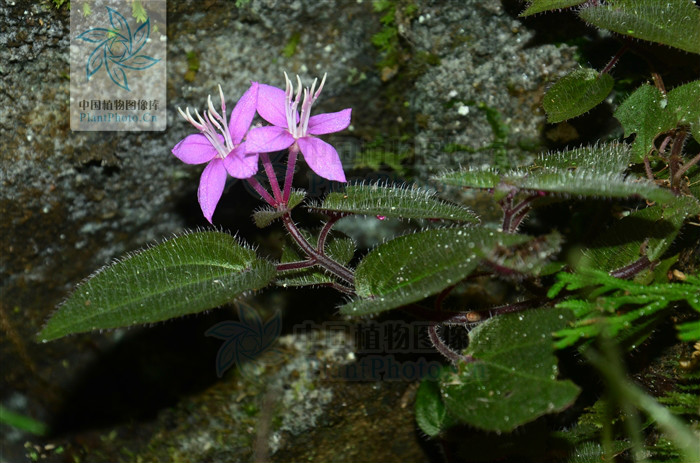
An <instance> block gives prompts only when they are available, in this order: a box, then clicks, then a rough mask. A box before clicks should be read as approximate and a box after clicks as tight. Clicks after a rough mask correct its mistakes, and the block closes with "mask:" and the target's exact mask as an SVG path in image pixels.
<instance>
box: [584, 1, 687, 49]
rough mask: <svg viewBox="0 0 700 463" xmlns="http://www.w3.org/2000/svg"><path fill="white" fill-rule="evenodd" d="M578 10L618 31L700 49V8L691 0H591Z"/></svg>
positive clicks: (645, 38)
mask: <svg viewBox="0 0 700 463" xmlns="http://www.w3.org/2000/svg"><path fill="white" fill-rule="evenodd" d="M579 14H580V15H581V18H582V19H583V20H584V21H586V22H588V23H590V24H593V25H594V26H597V27H601V28H604V29H608V30H611V31H613V32H617V33H618V34H623V35H628V36H630V37H635V38H638V39H642V40H648V41H650V42H657V43H662V44H665V45H669V46H671V47H676V48H680V49H681V50H685V51H689V52H691V53H700V9H698V7H697V6H695V5H694V4H693V2H692V1H691V0H664V1H653V0H652V1H639V0H608V1H607V2H605V4H601V3H599V4H598V5H593V4H592V3H589V4H587V5H585V6H584V7H583V8H582V9H581V10H580V12H579Z"/></svg>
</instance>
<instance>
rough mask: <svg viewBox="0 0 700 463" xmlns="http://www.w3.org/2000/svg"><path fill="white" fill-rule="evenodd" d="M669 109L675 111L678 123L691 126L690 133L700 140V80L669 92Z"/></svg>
mask: <svg viewBox="0 0 700 463" xmlns="http://www.w3.org/2000/svg"><path fill="white" fill-rule="evenodd" d="M668 109H669V110H670V111H673V112H674V113H675V119H676V121H677V123H679V124H681V125H687V126H689V127H690V133H692V134H693V137H695V139H696V140H697V141H698V142H700V80H695V81H693V82H689V83H687V84H685V85H681V86H678V87H676V88H674V89H673V90H671V91H670V92H668Z"/></svg>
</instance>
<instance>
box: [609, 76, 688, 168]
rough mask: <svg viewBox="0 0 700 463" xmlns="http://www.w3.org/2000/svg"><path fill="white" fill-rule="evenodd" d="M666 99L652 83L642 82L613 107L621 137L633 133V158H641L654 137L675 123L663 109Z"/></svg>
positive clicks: (675, 119) (648, 148) (650, 147)
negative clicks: (644, 83)
mask: <svg viewBox="0 0 700 463" xmlns="http://www.w3.org/2000/svg"><path fill="white" fill-rule="evenodd" d="M667 106H668V99H667V98H664V96H663V95H662V94H661V91H660V90H659V89H658V88H656V87H654V86H653V85H642V86H641V87H639V88H638V89H637V90H635V91H634V93H632V95H630V96H629V97H628V98H627V99H626V100H625V101H623V102H622V104H621V105H620V106H619V107H618V108H617V110H616V111H615V114H614V116H615V118H617V120H619V121H620V124H622V127H623V128H624V129H625V137H629V136H630V135H632V134H633V133H636V134H637V136H636V137H635V139H634V143H633V144H632V154H633V156H634V158H633V160H634V162H642V161H643V160H644V156H646V155H647V153H649V152H650V151H651V150H652V149H653V147H654V139H655V138H656V137H657V136H658V135H659V134H661V133H664V132H667V131H669V130H671V129H673V128H674V127H676V123H677V118H676V117H675V115H674V114H673V112H672V111H668V110H666V107H667Z"/></svg>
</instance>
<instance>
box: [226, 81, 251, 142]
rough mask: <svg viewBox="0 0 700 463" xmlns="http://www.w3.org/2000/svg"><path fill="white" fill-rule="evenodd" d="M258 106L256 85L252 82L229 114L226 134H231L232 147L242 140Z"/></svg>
mask: <svg viewBox="0 0 700 463" xmlns="http://www.w3.org/2000/svg"><path fill="white" fill-rule="evenodd" d="M257 104H258V83H257V82H253V83H252V84H251V85H250V88H249V89H248V90H246V92H245V93H244V94H243V96H242V97H241V99H240V100H238V103H236V107H235V108H233V111H232V112H231V119H230V120H229V123H228V132H229V133H230V134H231V140H232V141H233V144H234V145H237V144H239V143H240V142H241V140H243V137H245V134H246V132H248V128H250V123H251V122H253V118H254V117H255V108H256V106H257Z"/></svg>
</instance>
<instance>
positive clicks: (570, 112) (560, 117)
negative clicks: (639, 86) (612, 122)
mask: <svg viewBox="0 0 700 463" xmlns="http://www.w3.org/2000/svg"><path fill="white" fill-rule="evenodd" d="M614 84H615V80H614V79H613V78H612V76H611V75H610V74H607V73H606V74H600V73H598V71H596V70H595V69H590V68H583V69H577V70H576V71H573V72H571V73H569V74H567V75H565V76H564V77H562V78H561V79H559V80H558V81H557V82H556V83H555V84H554V85H552V87H551V88H550V89H549V90H547V93H545V95H544V99H543V100H542V107H544V110H545V112H546V113H547V122H550V123H556V122H561V121H565V120H567V119H571V118H573V117H576V116H580V115H581V114H584V113H586V112H587V111H590V110H591V109H593V108H594V107H595V106H597V105H598V104H599V103H601V102H602V101H603V100H604V99H605V97H607V96H608V94H609V93H610V91H611V90H612V88H613V85H614Z"/></svg>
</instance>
